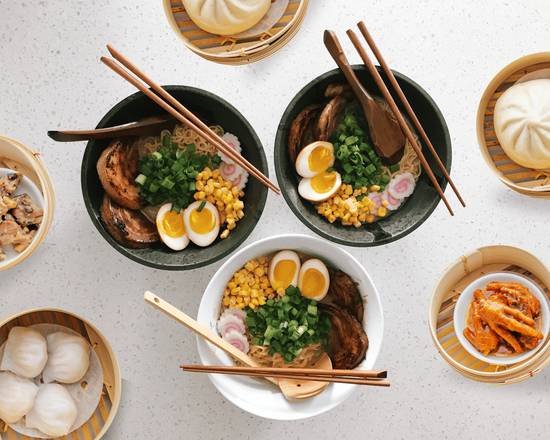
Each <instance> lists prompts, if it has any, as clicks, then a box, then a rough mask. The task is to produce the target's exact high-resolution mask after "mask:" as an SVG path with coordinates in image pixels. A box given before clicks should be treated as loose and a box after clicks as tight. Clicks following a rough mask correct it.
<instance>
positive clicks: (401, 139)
mask: <svg viewBox="0 0 550 440" xmlns="http://www.w3.org/2000/svg"><path fill="white" fill-rule="evenodd" d="M323 41H324V43H325V47H326V48H327V50H328V52H329V53H330V55H331V56H332V58H333V59H334V61H336V64H337V65H338V67H339V68H340V70H341V71H342V73H343V74H344V76H345V77H346V80H347V82H348V84H349V85H350V87H351V89H352V90H353V93H354V95H355V97H356V98H357V100H358V101H359V103H360V104H361V108H362V109H363V113H364V115H365V119H366V120H367V124H368V126H369V133H370V138H371V140H372V143H373V144H374V145H373V146H374V148H375V150H376V152H377V153H378V155H379V156H380V157H381V158H382V160H383V161H384V162H386V163H387V164H395V163H397V162H399V160H400V159H401V157H402V156H403V150H404V148H405V135H404V134H403V131H402V130H401V127H400V126H399V123H398V122H397V119H396V118H395V117H394V116H393V114H392V113H391V111H390V110H389V109H387V108H386V107H384V106H382V105H380V103H379V102H378V101H376V100H375V99H374V98H373V97H372V96H371V95H370V94H369V92H367V90H365V88H364V87H363V85H362V84H361V82H360V81H359V78H357V75H356V74H355V72H354V71H353V69H352V67H351V65H350V63H349V61H348V59H347V58H346V55H345V54H344V50H343V49H342V46H341V45H340V42H339V41H338V37H337V36H336V34H335V33H334V32H333V31H329V30H326V31H325V33H324V37H323Z"/></svg>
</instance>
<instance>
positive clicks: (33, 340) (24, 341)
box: [0, 327, 48, 379]
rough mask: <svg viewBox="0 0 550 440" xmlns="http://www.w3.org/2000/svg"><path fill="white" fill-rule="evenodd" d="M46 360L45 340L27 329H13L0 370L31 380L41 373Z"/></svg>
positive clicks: (34, 331)
mask: <svg viewBox="0 0 550 440" xmlns="http://www.w3.org/2000/svg"><path fill="white" fill-rule="evenodd" d="M47 360H48V350H47V347H46V339H45V338H44V336H42V335H41V334H40V333H38V332H37V331H36V330H33V329H32V328H28V327H13V328H12V329H11V330H10V333H9V335H8V341H7V342H6V346H5V348H4V356H3V358H2V363H1V364H0V370H4V371H11V372H12V373H15V374H17V375H19V376H21V377H26V378H27V379H32V378H34V377H36V376H38V375H39V374H40V373H42V370H44V367H45V365H46V362H47Z"/></svg>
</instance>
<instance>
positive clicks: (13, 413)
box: [0, 371, 38, 423]
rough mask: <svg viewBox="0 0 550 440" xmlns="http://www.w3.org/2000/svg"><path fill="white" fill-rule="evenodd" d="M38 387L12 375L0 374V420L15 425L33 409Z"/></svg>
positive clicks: (6, 372)
mask: <svg viewBox="0 0 550 440" xmlns="http://www.w3.org/2000/svg"><path fill="white" fill-rule="evenodd" d="M37 392H38V387H37V386H36V385H35V384H34V383H33V382H32V381H30V380H29V379H23V378H22V377H18V376H16V375H15V374H13V373H10V372H8V371H4V372H2V373H0V419H1V420H4V422H6V423H17V422H18V421H19V420H20V419H21V418H22V417H23V416H25V415H26V414H27V413H28V412H29V411H30V410H31V409H32V407H33V405H34V399H35V398H36V393H37Z"/></svg>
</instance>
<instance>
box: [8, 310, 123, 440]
mask: <svg viewBox="0 0 550 440" xmlns="http://www.w3.org/2000/svg"><path fill="white" fill-rule="evenodd" d="M36 324H57V325H61V326H63V327H67V328H69V329H71V330H74V331H75V332H77V333H79V334H81V335H82V336H83V337H84V338H85V339H87V340H88V342H89V343H90V345H91V346H92V347H93V350H94V351H95V353H96V355H97V357H98V359H99V362H100V364H101V367H102V369H103V392H102V394H101V398H100V401H99V405H98V407H97V409H96V411H95V413H94V414H93V415H92V417H90V419H88V421H87V422H86V423H85V424H84V425H82V426H81V427H80V428H78V429H77V430H76V431H73V432H72V433H70V434H69V435H68V436H66V437H63V439H65V438H67V439H68V438H70V439H88V440H99V439H101V438H102V437H103V436H104V435H105V433H106V432H107V430H108V429H109V428H110V426H111V424H112V423H113V420H114V419H115V416H116V414H117V412H118V408H119V406H120V399H121V395H122V379H121V376H120V369H119V365H118V361H117V358H116V356H115V354H114V352H113V350H112V348H111V345H110V344H109V342H108V341H107V339H106V338H105V337H104V336H103V335H102V334H101V332H100V331H99V330H98V329H97V328H95V327H94V326H93V325H92V324H91V323H90V322H88V321H87V320H85V319H84V318H81V317H80V316H78V315H76V314H74V313H71V312H67V311H65V310H60V309H46V308H40V309H34V310H28V311H25V312H21V313H19V314H16V315H12V316H10V317H8V318H6V319H4V320H2V321H1V322H0V345H2V344H3V343H4V342H5V341H6V339H7V338H8V334H9V331H10V330H11V328H12V327H14V326H23V327H28V326H32V325H36ZM0 433H1V434H2V435H3V436H4V437H3V438H5V439H6V438H7V439H17V440H33V438H34V437H33V438H31V437H27V436H24V435H22V434H18V433H16V432H15V431H14V430H13V429H12V428H10V427H8V426H7V425H4V423H3V422H2V421H0Z"/></svg>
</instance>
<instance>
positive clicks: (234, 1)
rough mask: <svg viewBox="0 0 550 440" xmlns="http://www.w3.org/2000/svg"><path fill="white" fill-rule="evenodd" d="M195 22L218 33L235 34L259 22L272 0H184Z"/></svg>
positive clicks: (213, 32)
mask: <svg viewBox="0 0 550 440" xmlns="http://www.w3.org/2000/svg"><path fill="white" fill-rule="evenodd" d="M182 3H183V6H184V7H185V10H186V11H187V14H188V15H189V18H191V20H193V22H194V23H195V24H196V25H197V26H198V27H200V28H201V29H203V30H205V31H206V32H210V33H212V34H216V35H233V34H238V33H239V32H243V31H246V30H247V29H250V28H251V27H253V26H254V25H255V24H256V23H258V22H259V21H260V20H261V19H262V18H263V16H264V15H265V14H266V13H267V11H268V10H269V8H270V7H271V0H182Z"/></svg>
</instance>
